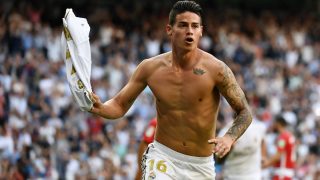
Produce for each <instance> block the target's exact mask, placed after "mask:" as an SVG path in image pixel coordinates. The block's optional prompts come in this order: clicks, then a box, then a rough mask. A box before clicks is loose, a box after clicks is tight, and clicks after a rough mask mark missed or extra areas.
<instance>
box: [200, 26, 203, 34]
mask: <svg viewBox="0 0 320 180" xmlns="http://www.w3.org/2000/svg"><path fill="white" fill-rule="evenodd" d="M202 33H203V26H201V33H200V37H202Z"/></svg>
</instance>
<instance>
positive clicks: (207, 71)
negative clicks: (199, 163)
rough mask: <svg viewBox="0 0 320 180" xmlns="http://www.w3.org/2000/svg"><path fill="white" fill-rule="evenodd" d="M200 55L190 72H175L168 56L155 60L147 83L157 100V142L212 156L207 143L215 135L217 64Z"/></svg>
mask: <svg viewBox="0 0 320 180" xmlns="http://www.w3.org/2000/svg"><path fill="white" fill-rule="evenodd" d="M203 54H204V55H202V56H201V59H199V60H198V61H197V63H196V64H195V65H194V66H193V67H192V68H189V69H175V68H174V67H173V66H172V58H171V57H172V56H171V53H166V54H163V55H160V56H158V57H155V58H154V59H152V61H153V62H152V63H153V64H152V65H150V66H151V71H152V72H149V74H150V76H149V77H148V80H147V84H148V86H149V87H150V89H151V90H152V92H153V94H154V95H155V97H156V105H157V118H158V127H157V132H156V140H157V141H159V142H160V143H162V144H164V145H166V146H168V147H170V148H172V149H174V150H176V151H178V152H181V153H184V154H188V155H195V156H208V155H210V154H211V151H212V145H209V144H208V142H207V141H208V140H209V139H210V138H213V137H214V136H215V121H216V117H217V111H218V107H219V100H220V95H219V93H218V91H217V89H216V88H215V79H214V77H215V73H217V70H216V69H217V67H219V62H218V60H216V59H215V58H214V57H213V56H210V55H208V54H206V53H203ZM149 69H150V68H149Z"/></svg>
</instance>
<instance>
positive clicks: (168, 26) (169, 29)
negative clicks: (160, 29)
mask: <svg viewBox="0 0 320 180" xmlns="http://www.w3.org/2000/svg"><path fill="white" fill-rule="evenodd" d="M166 31H167V34H168V36H171V35H172V26H171V25H170V24H167V26H166Z"/></svg>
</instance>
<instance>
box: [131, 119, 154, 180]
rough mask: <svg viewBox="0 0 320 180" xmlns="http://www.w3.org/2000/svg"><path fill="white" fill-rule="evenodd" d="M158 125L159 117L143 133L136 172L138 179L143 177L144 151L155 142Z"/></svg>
mask: <svg viewBox="0 0 320 180" xmlns="http://www.w3.org/2000/svg"><path fill="white" fill-rule="evenodd" d="M156 126H157V118H153V119H152V120H151V121H150V122H149V124H148V127H147V128H146V130H145V131H144V133H143V139H142V141H141V143H140V145H139V149H138V171H137V174H136V178H135V179H136V180H141V179H142V170H141V164H140V163H141V160H142V156H143V153H144V151H145V150H146V149H147V147H148V145H149V144H150V143H152V142H153V140H154V134H155V132H156Z"/></svg>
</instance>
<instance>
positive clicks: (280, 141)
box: [263, 116, 296, 180]
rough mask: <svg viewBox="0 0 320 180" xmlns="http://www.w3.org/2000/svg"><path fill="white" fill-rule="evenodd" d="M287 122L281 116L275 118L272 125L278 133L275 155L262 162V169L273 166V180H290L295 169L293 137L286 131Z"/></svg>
mask: <svg viewBox="0 0 320 180" xmlns="http://www.w3.org/2000/svg"><path fill="white" fill-rule="evenodd" d="M286 125H287V122H286V120H285V119H284V118H283V117H282V116H277V117H276V119H275V123H274V128H275V130H276V131H277V132H278V133H279V136H278V138H277V142H276V143H277V153H276V154H275V155H274V156H273V157H271V158H268V160H265V161H264V162H263V167H268V166H273V167H274V176H273V180H292V179H293V177H294V168H295V161H296V157H295V137H294V136H293V134H291V132H289V131H288V130H287V129H286Z"/></svg>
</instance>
